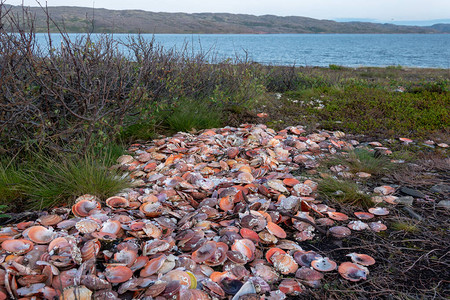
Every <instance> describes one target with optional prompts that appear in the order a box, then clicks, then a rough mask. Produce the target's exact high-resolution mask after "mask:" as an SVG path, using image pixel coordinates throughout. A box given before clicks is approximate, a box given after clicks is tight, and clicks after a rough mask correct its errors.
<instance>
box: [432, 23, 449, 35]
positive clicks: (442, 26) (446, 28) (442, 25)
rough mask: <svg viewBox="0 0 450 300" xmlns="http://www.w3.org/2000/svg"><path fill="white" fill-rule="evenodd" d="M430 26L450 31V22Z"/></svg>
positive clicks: (445, 31)
mask: <svg viewBox="0 0 450 300" xmlns="http://www.w3.org/2000/svg"><path fill="white" fill-rule="evenodd" d="M429 28H432V29H435V30H437V31H440V32H443V33H450V24H434V25H432V26H429Z"/></svg>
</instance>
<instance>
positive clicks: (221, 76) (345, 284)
mask: <svg viewBox="0 0 450 300" xmlns="http://www.w3.org/2000/svg"><path fill="white" fill-rule="evenodd" d="M0 18H1V24H7V26H4V27H0V155H1V160H0V204H1V205H2V206H1V208H2V209H3V214H2V215H1V216H0V217H1V218H0V221H1V224H2V228H1V229H0V231H1V232H2V234H1V235H0V238H1V242H2V246H1V247H2V248H1V254H0V255H1V257H3V260H4V263H3V264H2V266H3V268H4V270H3V269H1V270H0V273H2V274H3V275H2V276H1V277H2V278H6V280H7V285H6V284H3V283H0V295H1V296H2V297H3V295H4V298H7V297H19V296H21V297H31V296H32V295H39V296H41V297H47V299H52V298H51V297H52V296H55V295H60V294H64V295H65V296H64V297H68V298H69V299H70V297H72V296H74V295H81V293H83V295H84V296H83V297H85V298H80V299H89V298H90V297H92V295H94V296H93V297H97V298H98V297H104V296H105V295H109V296H108V297H109V298H111V299H113V298H114V297H116V298H121V299H128V298H132V297H140V298H145V297H148V298H149V297H152V296H153V297H155V296H157V295H162V296H164V297H170V296H173V294H174V293H175V294H177V293H178V294H180V293H182V294H183V295H185V297H188V296H189V299H190V298H192V297H200V296H199V295H206V294H207V295H213V296H216V297H222V298H230V299H231V298H233V297H234V296H233V295H236V294H238V296H239V295H242V296H246V297H247V298H248V297H257V296H263V295H265V296H267V297H270V296H271V297H273V299H282V297H284V296H285V295H287V297H296V296H298V295H299V294H301V295H304V296H305V297H307V298H309V299H344V298H345V299H362V298H364V299H432V298H434V299H444V298H445V297H447V296H446V295H448V293H449V291H450V288H449V282H448V278H450V273H449V270H450V268H449V263H448V261H449V259H448V248H449V247H450V244H449V243H450V242H449V241H450V239H449V236H448V228H449V225H450V224H449V220H450V219H449V216H450V213H449V202H448V196H449V190H450V184H449V179H450V178H449V175H448V174H449V171H450V169H449V166H450V161H449V156H448V144H449V128H450V127H449V125H450V112H449V109H450V90H449V89H450V71H449V70H448V69H410V68H406V67H402V66H389V67H385V68H369V67H361V68H356V69H355V68H346V67H344V66H339V65H330V66H329V67H327V68H318V67H296V66H291V67H287V66H267V65H261V64H257V63H253V62H251V61H248V60H246V59H240V58H236V59H233V60H226V61H212V57H213V54H211V53H208V52H204V53H200V54H196V55H193V54H192V53H191V52H189V51H186V50H174V49H163V48H162V47H161V46H160V45H158V44H157V43H155V42H154V41H148V40H144V39H143V38H141V37H140V36H131V37H130V38H129V39H128V40H127V41H126V42H124V44H123V45H122V47H126V48H127V49H128V50H129V52H128V53H132V54H133V56H132V57H130V56H125V55H124V53H122V52H120V51H119V50H117V49H118V47H117V43H119V42H118V41H116V40H114V38H113V37H112V36H109V35H104V36H102V37H101V38H100V39H99V40H96V41H95V42H93V41H92V40H90V39H89V36H88V35H87V36H84V37H81V38H80V39H78V40H70V39H69V37H68V35H67V33H66V32H64V31H63V30H62V29H61V28H60V29H59V30H60V32H61V34H62V36H63V41H62V45H61V47H59V45H58V47H53V46H54V45H51V44H50V47H49V49H44V48H39V47H38V45H37V44H36V39H35V35H34V33H35V29H36V27H35V26H34V24H35V23H34V22H33V18H32V17H31V15H27V14H26V12H25V13H24V14H21V15H18V16H17V15H13V14H11V11H9V7H6V6H5V5H3V4H0ZM49 22H51V20H49ZM53 26H56V25H55V24H53ZM6 28H9V29H11V28H14V29H15V30H12V31H13V32H15V33H10V31H8V30H6ZM122 43H123V42H122ZM242 124H246V125H242ZM257 124H259V125H257ZM86 194H89V195H91V196H84V197H82V198H79V197H80V196H83V195H86ZM113 196H117V197H114V198H111V197H113ZM76 199H78V200H79V201H78V203H77V204H75V200H76ZM107 199H109V200H108V201H107V202H105V200H107ZM286 199H287V200H286ZM100 208H101V209H100ZM91 210H92V213H90V212H89V211H91ZM94 215H95V216H94ZM245 216H247V218H245ZM250 218H253V219H254V220H253V219H252V222H253V221H254V222H253V223H255V224H256V223H257V226H250V225H249V223H250V220H249V219H250ZM369 218H370V219H371V220H369ZM107 219H108V220H107ZM246 221H248V222H247V223H246ZM62 222H65V223H62ZM79 222H81V223H79ZM121 222H122V223H121ZM117 223H118V224H119V225H118V227H117V228H116V227H115V226H116V225H117ZM253 223H252V224H253ZM372 223H373V224H372ZM364 224H365V225H364ZM65 226H68V227H65ZM41 227H42V228H41ZM44 227H45V228H44ZM144 227H145V228H144ZM335 227H339V228H338V229H335ZM27 228H29V229H28V230H27ZM114 228H116V229H117V230H116V229H114ZM333 228H334V229H333ZM342 228H343V229H342ZM91 229H92V230H91ZM225 229H226V230H225ZM349 232H350V233H349ZM55 234H57V235H58V237H59V238H61V239H60V240H58V242H57V246H58V247H56V248H55V247H53V248H52V247H50V246H49V245H48V244H49V242H50V240H51V239H53V238H54V237H56V235H55ZM216 236H217V237H216ZM219 236H220V237H219ZM49 237H50V238H49ZM49 239H50V240H49ZM126 240H128V241H131V242H130V243H127V242H126ZM194 240H195V241H196V242H195V243H194ZM219 240H220V241H219ZM234 240H238V241H239V242H238V243H237V244H236V242H235V241H234ZM124 241H125V243H124ZM155 241H156V242H155ZM199 241H201V242H202V243H200V242H199ZM55 243H56V242H55ZM132 243H135V244H134V246H133V245H132ZM152 243H158V244H157V245H156V244H152ZM197 243H198V244H197ZM35 244H40V245H41V246H36V249H37V250H35V249H34V248H33V251H34V252H29V253H33V254H32V255H31V254H30V255H29V257H34V256H33V255H38V256H39V257H41V255H42V254H43V253H44V252H45V253H46V256H45V257H46V258H45V259H42V260H43V261H39V260H33V259H28V261H26V260H24V259H23V257H24V255H25V254H26V252H27V251H28V250H29V251H32V248H31V247H34V246H35ZM42 245H44V246H42ZM55 245H56V244H53V246H55ZM84 245H87V246H86V247H84ZM174 245H176V246H177V247H176V248H175V247H174ZM40 247H44V248H45V250H43V252H42V253H40V252H39V251H41V250H39V249H41V248H40ZM49 247H50V248H52V249H50V248H49ZM165 247H166V248H165ZM299 247H300V248H299ZM153 248H155V249H158V250H157V251H156V250H155V251H156V252H154V253H153V252H152V249H153ZM200 248H201V251H197V250H198V249H200ZM58 249H59V250H58ZM58 251H59V252H58ZM122 251H123V252H122ZM208 251H211V252H213V253H216V254H217V257H216V258H212V257H206V258H205V257H204V253H206V252H208ZM307 251H312V252H314V253H312V252H308V253H309V254H305V253H306V252H307ZM125 252H126V253H125ZM10 253H13V254H14V255H8V254H10ZM119 253H120V254H119ZM355 253H356V254H355ZM78 254H79V255H81V256H80V257H79V256H77V255H78ZM181 254H183V255H185V258H181V257H182V256H181ZM357 254H366V255H369V256H370V257H372V258H373V259H374V261H375V262H372V260H370V259H368V260H369V262H365V260H364V259H362V258H358V257H360V256H358V255H357ZM308 255H313V258H312V259H309V258H308V257H309V256H308ZM318 255H320V256H321V257H319V256H318ZM348 255H350V256H348ZM130 257H131V258H130ZM139 257H140V258H139ZM174 257H177V259H175V258H174ZM186 257H188V258H189V259H190V260H189V261H188V260H187V259H186ZM361 257H362V256H361ZM222 258H223V259H224V260H223V261H220V259H222ZM364 258H365V259H367V258H366V257H364ZM133 259H134V260H133ZM214 259H215V260H214ZM358 259H359V260H358ZM44 260H45V261H44ZM355 260H356V262H357V263H361V264H365V265H364V266H361V265H359V266H358V265H356V264H353V263H352V261H353V262H355ZM183 261H184V262H185V264H184V265H183ZM191 261H192V262H193V265H191V266H189V264H190V262H191ZM150 262H151V263H150ZM319 263H320V264H319ZM114 264H117V265H114ZM140 264H142V265H141V266H139V265H140ZM180 264H181V265H180ZM224 264H227V265H229V266H231V265H233V270H234V273H233V272H231V271H228V273H227V271H226V270H225V269H224V267H223V266H224ZM235 264H237V265H239V266H240V267H236V266H235ZM258 264H259V265H261V266H260V267H257V266H256V265H258ZM156 265H157V266H158V268H156ZM144 266H145V267H144ZM162 266H164V269H161V268H162ZM195 266H202V267H201V270H203V271H204V272H203V271H201V270H200V271H199V269H198V268H196V267H195ZM302 266H303V267H304V268H303V269H302ZM310 266H312V267H313V269H314V270H315V271H314V272H315V273H318V274H315V275H317V276H319V277H321V279H315V280H310V279H308V278H306V277H305V275H304V274H303V272H306V271H305V269H309V267H310ZM355 266H356V267H355ZM328 267H330V269H329V270H327V268H328ZM346 267H349V269H347V268H346ZM177 268H181V269H177ZM199 268H200V267H199ZM301 269H302V270H303V271H300V272H298V270H301ZM30 270H32V272H33V274H31V271H30ZM73 270H75V271H73ZM205 270H206V271H205ZM309 270H311V269H309ZM117 272H118V273H121V274H120V275H119V274H118V273H117ZM158 272H159V273H160V274H161V276H160V277H162V278H163V280H162V281H161V282H162V283H161V282H159V281H158V284H156V280H153V279H154V277H155V276H156V275H155V274H158ZM308 272H309V271H308ZM5 274H6V275H5ZM280 274H281V275H280ZM29 276H31V277H29ZM33 276H34V277H33ZM64 276H66V277H64ZM77 276H78V277H77ZM256 277H259V278H264V279H261V280H263V281H264V282H265V284H266V285H265V284H264V283H262V282H261V281H259V279H252V280H249V282H251V283H249V284H246V285H244V283H245V281H246V280H245V278H256ZM66 278H67V280H66ZM208 278H209V279H208ZM183 280H185V283H186V282H187V281H186V280H188V282H189V285H187V286H186V284H185V283H184V284H182V283H180V282H181V281H183ZM311 281H314V282H311ZM315 281H318V282H315ZM58 282H59V283H58ZM93 282H94V283H95V284H94V283H93ZM12 284H15V285H16V286H17V289H11V286H12ZM74 284H75V285H77V287H72V286H73V285H74ZM100 286H101V288H100ZM256 287H258V290H257V289H256ZM252 288H253V289H252ZM276 290H282V294H283V295H281V294H280V293H277V292H275V291H276ZM194 291H195V292H194ZM108 293H110V294H108ZM198 293H199V294H198ZM239 293H241V294H239ZM244 293H245V295H244ZM256 294H258V295H256ZM280 297H281V298H280ZM250 299H253V298H250Z"/></svg>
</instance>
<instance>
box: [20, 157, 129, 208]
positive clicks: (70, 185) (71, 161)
mask: <svg viewBox="0 0 450 300" xmlns="http://www.w3.org/2000/svg"><path fill="white" fill-rule="evenodd" d="M111 151H112V150H111ZM111 151H109V152H106V153H103V154H102V155H98V154H97V155H96V154H95V153H94V151H90V152H89V153H87V154H85V155H83V156H80V157H77V156H67V157H52V156H50V155H44V154H39V155H37V158H36V159H35V160H34V161H33V162H32V163H30V164H29V166H30V168H29V169H28V170H22V171H20V176H21V183H20V184H19V189H20V190H21V191H22V192H23V193H24V194H25V195H26V196H27V197H28V198H29V199H31V200H33V201H30V203H29V205H28V206H29V207H30V208H33V209H38V208H39V209H42V208H46V207H52V206H55V205H61V204H64V205H66V204H71V202H72V201H73V200H74V199H75V198H76V197H78V196H80V195H83V194H92V195H96V196H98V197H100V198H101V199H104V198H107V197H109V196H112V195H114V194H116V193H118V192H119V191H121V190H123V189H124V188H127V187H129V182H128V180H127V179H124V178H121V177H120V176H119V174H118V173H117V172H115V171H112V170H109V169H108V166H109V163H110V162H112V161H113V160H114V159H113V157H114V156H113V155H112V152H111Z"/></svg>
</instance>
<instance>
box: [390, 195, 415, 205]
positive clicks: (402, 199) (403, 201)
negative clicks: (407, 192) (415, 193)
mask: <svg viewBox="0 0 450 300" xmlns="http://www.w3.org/2000/svg"><path fill="white" fill-rule="evenodd" d="M394 201H395V202H396V203H398V204H403V205H409V206H411V205H412V204H413V201H414V198H413V197H412V196H404V197H398V198H397V199H395V200H394Z"/></svg>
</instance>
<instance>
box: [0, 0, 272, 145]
mask: <svg viewBox="0 0 450 300" xmlns="http://www.w3.org/2000/svg"><path fill="white" fill-rule="evenodd" d="M0 1H1V0H0ZM43 9H44V10H45V8H43ZM0 17H1V18H0V75H1V77H0V141H1V145H2V147H3V151H12V152H15V151H17V149H20V148H23V147H30V146H34V145H40V146H42V145H45V146H46V147H51V148H52V149H57V150H62V149H63V148H68V146H72V145H75V146H78V147H76V148H77V149H81V150H82V151H86V149H87V147H88V146H89V145H90V144H91V143H92V142H93V140H95V142H96V143H102V142H104V141H106V140H111V139H114V137H115V136H116V134H117V132H118V131H119V130H120V129H121V128H122V126H123V124H124V122H126V121H127V120H129V119H130V117H131V116H134V117H133V118H131V119H133V120H136V119H139V118H142V117H144V114H148V113H149V112H151V110H152V109H153V108H154V107H155V105H158V104H160V103H162V102H165V103H168V104H170V105H173V104H174V102H176V101H178V100H179V99H186V98H189V99H198V100H205V99H206V100H207V101H210V102H211V103H210V104H211V105H222V106H224V107H225V106H230V105H231V106H232V105H243V104H245V103H247V102H251V101H252V100H253V99H255V98H257V97H258V96H259V95H261V93H262V92H263V91H264V88H263V86H262V85H261V82H260V81H261V80H260V77H259V76H258V72H260V68H259V67H258V66H257V65H254V64H251V63H250V62H248V61H247V60H244V61H240V62H239V63H238V64H236V63H235V62H237V60H236V61H235V62H233V61H223V62H216V63H211V60H212V58H213V55H212V53H211V52H208V51H202V52H201V53H194V52H189V51H188V47H187V45H186V47H184V48H183V49H181V50H175V49H164V48H163V47H162V46H161V45H159V44H156V43H155V41H154V39H153V40H150V41H149V40H146V39H145V38H144V37H142V36H141V35H134V36H130V37H129V38H128V40H126V41H120V40H117V39H115V38H114V36H112V35H107V34H103V35H91V34H85V35H80V36H78V37H77V38H75V39H72V38H71V36H69V35H68V34H67V33H66V32H65V30H64V28H63V27H62V28H61V27H60V25H58V24H56V23H55V22H53V21H52V19H51V16H50V15H49V14H48V13H47V28H50V25H52V27H57V28H58V30H59V35H60V37H61V42H60V43H61V44H58V45H55V43H56V42H55V40H54V38H53V37H54V36H53V35H51V34H50V33H49V34H48V35H47V44H46V45H44V46H42V44H40V45H38V43H37V37H36V34H35V27H34V24H35V20H34V18H33V16H32V15H30V14H29V13H28V12H27V10H26V8H23V9H22V14H21V15H17V14H16V15H15V14H13V13H11V11H10V10H8V9H7V7H6V6H5V5H4V3H3V2H0ZM6 149H7V150H6Z"/></svg>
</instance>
